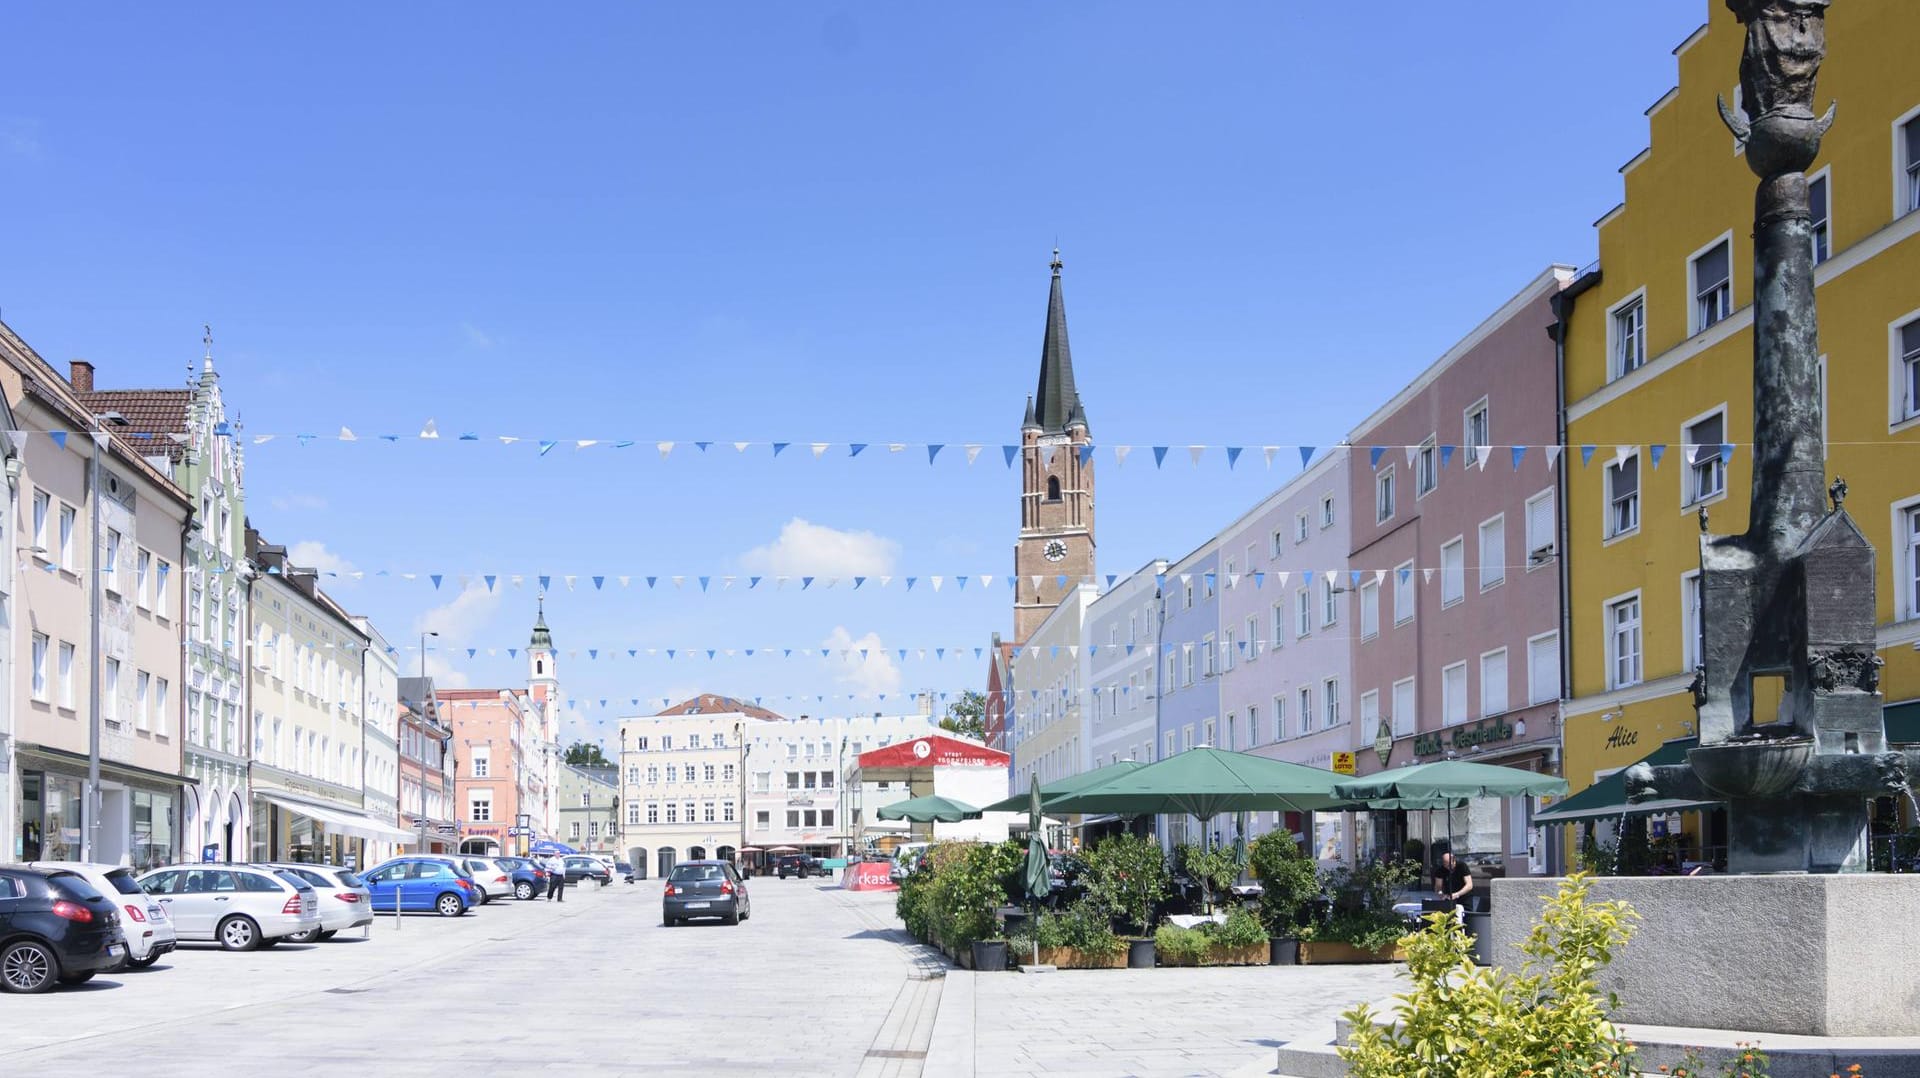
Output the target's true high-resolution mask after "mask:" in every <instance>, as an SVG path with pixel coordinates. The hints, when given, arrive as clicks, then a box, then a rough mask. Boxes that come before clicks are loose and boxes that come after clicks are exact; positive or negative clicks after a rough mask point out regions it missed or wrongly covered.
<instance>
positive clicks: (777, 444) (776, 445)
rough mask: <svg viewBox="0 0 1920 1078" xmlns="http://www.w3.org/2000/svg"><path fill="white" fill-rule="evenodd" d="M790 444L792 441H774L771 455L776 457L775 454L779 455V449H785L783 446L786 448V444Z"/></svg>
mask: <svg viewBox="0 0 1920 1078" xmlns="http://www.w3.org/2000/svg"><path fill="white" fill-rule="evenodd" d="M791 444H793V443H791V442H775V443H773V455H774V456H776V457H777V456H779V455H780V451H781V450H783V449H785V448H787V446H789V445H791Z"/></svg>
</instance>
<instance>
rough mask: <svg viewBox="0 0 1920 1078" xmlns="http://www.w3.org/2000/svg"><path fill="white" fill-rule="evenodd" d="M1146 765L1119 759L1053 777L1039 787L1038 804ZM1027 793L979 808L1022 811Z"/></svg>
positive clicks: (1046, 805)
mask: <svg viewBox="0 0 1920 1078" xmlns="http://www.w3.org/2000/svg"><path fill="white" fill-rule="evenodd" d="M1145 766H1147V765H1146V764H1143V763H1141V762H1140V761H1138V760H1121V761H1119V762H1117V763H1111V764H1107V765H1106V766H1105V767H1096V768H1094V769H1093V770H1092V771H1083V772H1081V773H1080V774H1078V775H1068V776H1067V777H1066V778H1063V779H1054V780H1053V781H1052V782H1049V783H1045V784H1043V785H1042V786H1041V787H1040V804H1041V807H1043V808H1049V809H1050V808H1052V807H1053V802H1054V801H1055V800H1057V799H1059V798H1062V797H1065V796H1066V795H1068V794H1077V793H1079V792H1080V791H1082V790H1089V789H1092V788H1093V787H1095V786H1098V785H1100V784H1101V783H1103V782H1106V781H1108V780H1110V779H1113V778H1117V777H1119V776H1121V775H1124V774H1126V773H1127V772H1129V771H1135V770H1138V769H1140V768H1142V767H1145ZM1027 797H1028V795H1027V794H1015V795H1013V796H1012V797H1009V798H1006V799H1005V800H1002V801H995V802H994V803H993V804H991V805H986V806H984V807H982V808H981V809H980V811H981V812H1024V811H1026V808H1027Z"/></svg>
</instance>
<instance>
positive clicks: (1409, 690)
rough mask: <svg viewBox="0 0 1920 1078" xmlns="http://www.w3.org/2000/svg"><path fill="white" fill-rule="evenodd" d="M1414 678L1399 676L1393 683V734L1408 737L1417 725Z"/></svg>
mask: <svg viewBox="0 0 1920 1078" xmlns="http://www.w3.org/2000/svg"><path fill="white" fill-rule="evenodd" d="M1413 689H1414V680H1413V679H1412V678H1410V677H1409V678H1401V679H1400V680H1399V681H1396V682H1394V683H1393V715H1392V716H1391V717H1392V719H1393V736H1395V737H1410V736H1412V734H1413V731H1414V730H1415V729H1416V728H1417V726H1418V721H1419V719H1418V717H1419V705H1418V704H1417V703H1415V697H1414V691H1413Z"/></svg>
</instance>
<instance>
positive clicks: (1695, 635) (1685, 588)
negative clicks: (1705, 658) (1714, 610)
mask: <svg viewBox="0 0 1920 1078" xmlns="http://www.w3.org/2000/svg"><path fill="white" fill-rule="evenodd" d="M1705 598H1706V596H1705V595H1704V594H1703V593H1702V590H1701V576H1700V571H1699V570H1698V569H1696V570H1694V571H1693V572H1691V573H1681V574H1680V669H1681V670H1682V671H1691V670H1693V669H1694V668H1696V667H1698V666H1699V665H1700V657H1701V654H1702V652H1701V650H1700V645H1701V642H1702V640H1703V636H1702V633H1703V631H1704V622H1703V621H1702V620H1701V616H1700V610H1701V606H1702V604H1703V602H1704V600H1705Z"/></svg>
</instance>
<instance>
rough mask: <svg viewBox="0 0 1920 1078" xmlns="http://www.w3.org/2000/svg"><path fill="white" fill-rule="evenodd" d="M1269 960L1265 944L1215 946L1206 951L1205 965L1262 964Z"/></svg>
mask: <svg viewBox="0 0 1920 1078" xmlns="http://www.w3.org/2000/svg"><path fill="white" fill-rule="evenodd" d="M1270 961H1271V958H1270V955H1269V952H1268V949H1267V945H1266V944H1264V943H1256V944H1253V945H1252V946H1250V947H1215V948H1213V949H1212V950H1210V951H1208V952H1207V957H1206V959H1205V963H1204V964H1205V965H1209V966H1264V965H1267V964H1268V963H1269V962H1270Z"/></svg>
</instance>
